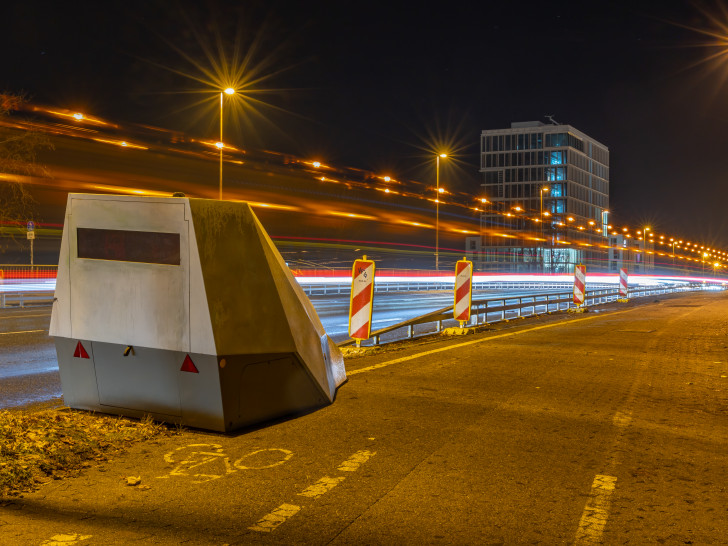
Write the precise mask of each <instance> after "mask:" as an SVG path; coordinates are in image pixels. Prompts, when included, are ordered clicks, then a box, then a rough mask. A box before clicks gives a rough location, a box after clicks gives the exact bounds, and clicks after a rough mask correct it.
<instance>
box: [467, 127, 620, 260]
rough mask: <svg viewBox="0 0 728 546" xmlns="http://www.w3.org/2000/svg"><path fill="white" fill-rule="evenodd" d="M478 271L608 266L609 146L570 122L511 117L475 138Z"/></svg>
mask: <svg viewBox="0 0 728 546" xmlns="http://www.w3.org/2000/svg"><path fill="white" fill-rule="evenodd" d="M480 149H481V164H480V172H482V173H483V188H484V190H485V197H486V198H487V199H488V201H489V203H488V204H487V205H486V209H485V211H484V212H483V214H482V217H481V228H482V229H481V231H482V233H481V241H482V242H481V244H480V245H474V244H473V241H469V242H468V245H469V246H470V248H471V249H472V248H475V246H480V248H481V251H480V253H479V259H478V260H477V262H478V264H477V266H478V268H479V269H480V270H486V271H487V270H492V271H514V272H515V271H524V272H529V271H530V272H538V271H543V272H551V273H566V272H572V271H573V266H574V265H575V264H578V263H584V264H587V265H588V266H592V269H593V267H594V266H596V267H597V268H598V269H603V270H605V271H606V270H607V269H608V262H607V260H608V254H607V253H606V252H605V251H604V249H602V248H600V247H604V246H606V245H607V244H608V243H609V240H608V238H607V224H608V211H609V150H608V148H607V147H606V146H605V145H604V144H601V143H600V142H598V141H597V140H595V139H593V138H592V137H590V136H588V135H586V134H584V133H582V132H581V131H579V130H577V129H575V128H574V127H572V126H570V125H560V124H556V123H550V124H546V123H542V122H538V121H534V122H521V123H512V124H511V127H510V128H509V129H490V130H484V131H482V133H481V139H480Z"/></svg>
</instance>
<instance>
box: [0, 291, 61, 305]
mask: <svg viewBox="0 0 728 546" xmlns="http://www.w3.org/2000/svg"><path fill="white" fill-rule="evenodd" d="M54 294H55V292H53V291H52V290H50V291H45V290H43V291H33V292H0V309H5V308H6V307H27V306H29V305H30V306H35V305H53V296H54Z"/></svg>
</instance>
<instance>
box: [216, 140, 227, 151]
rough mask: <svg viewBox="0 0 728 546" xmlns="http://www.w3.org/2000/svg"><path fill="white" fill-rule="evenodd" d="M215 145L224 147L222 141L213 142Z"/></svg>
mask: <svg viewBox="0 0 728 546" xmlns="http://www.w3.org/2000/svg"><path fill="white" fill-rule="evenodd" d="M215 146H217V147H218V148H220V149H221V150H222V149H223V148H224V147H225V145H224V144H223V143H222V142H215Z"/></svg>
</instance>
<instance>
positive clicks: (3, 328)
mask: <svg viewBox="0 0 728 546" xmlns="http://www.w3.org/2000/svg"><path fill="white" fill-rule="evenodd" d="M543 292H545V290H542V291H539V293H543ZM520 293H525V292H520ZM475 296H476V297H478V296H479V297H486V296H494V294H492V293H490V294H487V293H486V292H485V291H478V292H476V294H475ZM311 301H312V302H313V304H314V307H315V308H316V311H317V313H318V314H319V317H320V319H321V322H322V324H323V325H324V328H325V329H326V331H327V332H328V333H329V335H330V336H331V337H332V338H333V339H334V341H336V342H341V341H344V340H346V339H348V338H349V335H348V326H349V324H348V312H349V296H348V295H347V294H345V295H341V296H312V297H311ZM448 305H452V293H451V292H406V293H386V292H385V293H378V294H376V296H375V311H374V314H373V321H372V323H373V328H372V329H373V330H376V329H378V328H384V327H386V326H390V325H392V324H396V323H398V322H402V321H403V320H407V319H411V318H414V317H417V316H420V315H424V314H426V313H428V312H430V311H435V310H437V309H441V308H443V307H447V306H448ZM50 314H51V310H50V307H35V308H26V309H17V308H16V309H10V308H8V309H0V409H2V408H10V407H17V406H22V405H27V404H30V403H38V402H46V401H50V400H54V399H60V397H61V383H60V376H59V375H58V364H57V360H56V353H55V349H54V345H53V340H52V339H51V338H49V337H48V326H49V324H50ZM58 401H59V402H60V400H58Z"/></svg>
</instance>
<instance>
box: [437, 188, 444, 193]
mask: <svg viewBox="0 0 728 546" xmlns="http://www.w3.org/2000/svg"><path fill="white" fill-rule="evenodd" d="M437 191H438V192H439V193H445V188H437Z"/></svg>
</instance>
